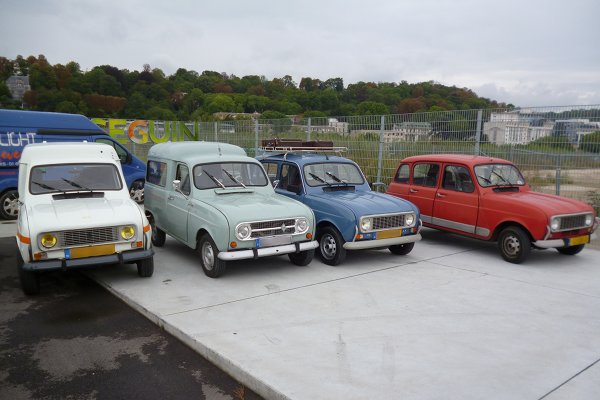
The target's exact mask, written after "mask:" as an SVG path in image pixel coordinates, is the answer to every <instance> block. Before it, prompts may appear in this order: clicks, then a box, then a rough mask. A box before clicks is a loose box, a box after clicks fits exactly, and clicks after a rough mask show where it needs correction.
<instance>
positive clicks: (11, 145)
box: [0, 110, 146, 219]
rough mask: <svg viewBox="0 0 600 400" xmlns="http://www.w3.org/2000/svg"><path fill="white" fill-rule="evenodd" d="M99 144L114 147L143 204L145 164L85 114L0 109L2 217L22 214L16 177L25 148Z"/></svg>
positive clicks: (133, 191) (129, 184)
mask: <svg viewBox="0 0 600 400" xmlns="http://www.w3.org/2000/svg"><path fill="white" fill-rule="evenodd" d="M74 141H77V142H83V141H87V142H98V143H105V144H108V145H110V146H112V147H114V148H115V150H116V151H117V154H118V155H119V158H120V159H121V167H122V168H123V174H124V175H125V180H126V182H127V187H128V188H129V193H130V195H131V197H132V198H133V199H134V200H135V201H137V202H138V203H142V202H143V201H144V179H145V176H146V164H145V163H144V162H142V160H140V159H138V158H137V157H135V156H134V155H133V154H131V153H130V152H129V151H128V150H127V149H126V148H125V147H123V146H122V145H121V144H119V143H117V142H116V141H115V140H114V139H113V138H112V137H110V136H109V135H108V134H106V132H104V131H103V130H102V129H101V128H100V127H99V126H98V125H96V124H95V123H93V122H92V121H91V120H89V119H88V118H86V117H84V116H83V115H76V114H63V113H52V112H38V111H18V110H0V218H2V219H15V218H17V214H18V211H19V202H18V192H17V177H18V172H19V159H20V158H21V152H22V151H23V147H25V146H26V145H28V144H30V143H42V142H74Z"/></svg>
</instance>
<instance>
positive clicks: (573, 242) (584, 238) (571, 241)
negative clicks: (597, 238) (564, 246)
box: [569, 235, 590, 246]
mask: <svg viewBox="0 0 600 400" xmlns="http://www.w3.org/2000/svg"><path fill="white" fill-rule="evenodd" d="M589 242H590V235H585V236H578V237H574V238H571V239H569V246H577V245H579V244H586V243H589Z"/></svg>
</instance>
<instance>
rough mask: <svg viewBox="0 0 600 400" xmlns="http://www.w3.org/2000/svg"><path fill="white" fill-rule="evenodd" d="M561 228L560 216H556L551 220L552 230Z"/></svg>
mask: <svg viewBox="0 0 600 400" xmlns="http://www.w3.org/2000/svg"><path fill="white" fill-rule="evenodd" d="M559 229H560V217H554V218H552V219H551V220H550V230H553V231H557V230H559Z"/></svg>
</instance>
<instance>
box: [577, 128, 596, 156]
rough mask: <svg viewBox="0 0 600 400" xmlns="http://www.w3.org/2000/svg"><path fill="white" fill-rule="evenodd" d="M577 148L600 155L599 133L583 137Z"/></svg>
mask: <svg viewBox="0 0 600 400" xmlns="http://www.w3.org/2000/svg"><path fill="white" fill-rule="evenodd" d="M579 148H580V149H581V150H583V151H589V152H590V153H600V131H596V132H593V133H589V134H587V135H585V136H584V137H583V138H582V139H581V143H580V144H579Z"/></svg>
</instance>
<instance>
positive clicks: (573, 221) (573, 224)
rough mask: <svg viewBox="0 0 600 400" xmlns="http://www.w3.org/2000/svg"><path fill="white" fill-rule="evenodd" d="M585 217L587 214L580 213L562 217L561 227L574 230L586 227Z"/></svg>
mask: <svg viewBox="0 0 600 400" xmlns="http://www.w3.org/2000/svg"><path fill="white" fill-rule="evenodd" d="M585 217H586V214H580V215H569V216H566V217H561V218H560V228H559V230H561V231H567V230H573V229H580V228H585V227H586V226H585Z"/></svg>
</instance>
